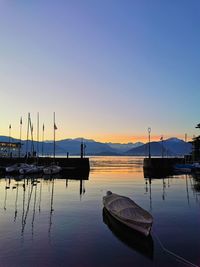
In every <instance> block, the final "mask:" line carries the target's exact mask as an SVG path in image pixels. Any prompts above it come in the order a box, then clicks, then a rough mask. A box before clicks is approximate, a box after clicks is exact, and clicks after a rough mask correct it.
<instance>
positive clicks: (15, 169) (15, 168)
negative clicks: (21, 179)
mask: <svg viewBox="0 0 200 267" xmlns="http://www.w3.org/2000/svg"><path fill="white" fill-rule="evenodd" d="M27 166H28V164H26V163H15V164H13V165H11V166H8V167H6V168H5V171H6V172H8V173H18V172H19V170H20V169H21V168H25V167H27Z"/></svg>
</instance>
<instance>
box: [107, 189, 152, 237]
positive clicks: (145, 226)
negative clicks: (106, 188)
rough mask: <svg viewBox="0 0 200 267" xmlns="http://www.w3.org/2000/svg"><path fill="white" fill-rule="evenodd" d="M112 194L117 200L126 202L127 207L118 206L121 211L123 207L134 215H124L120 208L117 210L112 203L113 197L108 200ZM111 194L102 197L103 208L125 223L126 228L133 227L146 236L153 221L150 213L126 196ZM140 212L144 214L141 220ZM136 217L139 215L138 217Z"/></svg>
mask: <svg viewBox="0 0 200 267" xmlns="http://www.w3.org/2000/svg"><path fill="white" fill-rule="evenodd" d="M112 195H113V196H114V197H115V196H116V199H117V200H122V201H123V202H125V204H126V202H127V204H126V205H127V207H126V206H125V207H124V208H123V206H122V207H120V208H121V210H122V211H123V209H124V210H125V209H129V211H130V212H129V213H130V214H131V213H132V214H135V216H124V214H123V212H121V211H120V210H118V211H117V209H118V207H117V206H116V207H115V206H114V205H112V204H113V203H114V201H115V199H114V200H112V201H109V198H110V197H112ZM112 195H107V196H105V197H104V198H103V204H104V208H105V209H106V210H107V212H109V213H110V214H111V215H112V217H114V218H115V219H116V220H118V221H119V222H120V223H122V224H124V225H126V226H127V227H128V228H130V229H133V230H135V231H137V232H139V233H141V234H143V235H145V236H148V235H149V234H150V231H151V228H152V223H153V218H152V216H151V214H149V213H148V212H147V211H146V210H144V209H142V208H141V207H140V206H138V205H137V204H136V203H135V202H134V201H132V200H131V199H129V198H127V197H123V196H119V195H117V194H112ZM112 202H113V203H112ZM141 214H144V216H142V218H143V219H142V220H141ZM138 217H140V219H138ZM145 217H146V219H145Z"/></svg>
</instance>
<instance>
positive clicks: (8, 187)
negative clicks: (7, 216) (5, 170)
mask: <svg viewBox="0 0 200 267" xmlns="http://www.w3.org/2000/svg"><path fill="white" fill-rule="evenodd" d="M9 184H10V180H9ZM7 189H10V185H7V178H6V186H5V198H4V210H6V202H7Z"/></svg>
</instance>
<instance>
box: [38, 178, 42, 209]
mask: <svg viewBox="0 0 200 267" xmlns="http://www.w3.org/2000/svg"><path fill="white" fill-rule="evenodd" d="M41 200H42V181H40V198H39V212H40V211H41Z"/></svg>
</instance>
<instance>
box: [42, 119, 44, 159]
mask: <svg viewBox="0 0 200 267" xmlns="http://www.w3.org/2000/svg"><path fill="white" fill-rule="evenodd" d="M43 155H44V123H43V127H42V156H43Z"/></svg>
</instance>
